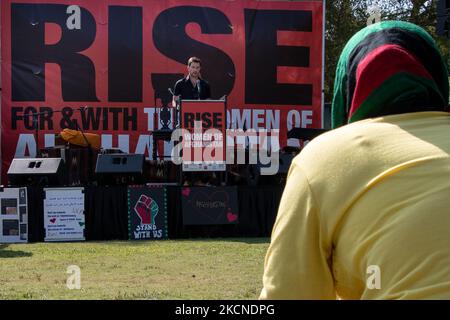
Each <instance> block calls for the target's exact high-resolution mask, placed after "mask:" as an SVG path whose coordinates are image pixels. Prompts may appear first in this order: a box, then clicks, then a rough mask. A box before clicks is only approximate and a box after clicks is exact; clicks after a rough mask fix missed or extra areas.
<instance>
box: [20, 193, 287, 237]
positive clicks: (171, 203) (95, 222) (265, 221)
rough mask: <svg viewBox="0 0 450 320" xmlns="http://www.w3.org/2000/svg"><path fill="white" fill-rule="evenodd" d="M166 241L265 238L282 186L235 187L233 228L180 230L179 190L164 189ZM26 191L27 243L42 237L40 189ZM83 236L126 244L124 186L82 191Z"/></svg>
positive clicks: (126, 223)
mask: <svg viewBox="0 0 450 320" xmlns="http://www.w3.org/2000/svg"><path fill="white" fill-rule="evenodd" d="M166 188H167V195H168V199H167V200H168V201H167V204H168V208H167V213H168V236H169V239H187V238H217V237H269V236H270V233H271V231H272V226H273V223H274V222H275V217H276V214H277V210H278V204H279V202H280V199H281V194H282V191H283V186H280V185H278V186H239V187H237V190H238V205H239V223H238V224H233V225H211V226H200V225H199V226H192V225H189V226H184V225H183V216H182V212H181V187H178V186H166ZM27 190H28V205H29V211H28V212H29V215H28V241H29V242H42V241H44V237H45V230H44V215H43V200H44V191H43V188H42V187H27ZM85 193H86V195H85V219H86V220H85V221H86V229H85V232H86V234H85V236H86V240H87V241H98V240H128V204H127V186H109V187H108V186H87V187H85Z"/></svg>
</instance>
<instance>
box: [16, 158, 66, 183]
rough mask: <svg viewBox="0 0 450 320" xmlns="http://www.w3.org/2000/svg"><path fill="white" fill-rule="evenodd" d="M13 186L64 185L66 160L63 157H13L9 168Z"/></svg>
mask: <svg viewBox="0 0 450 320" xmlns="http://www.w3.org/2000/svg"><path fill="white" fill-rule="evenodd" d="M8 182H9V185H11V186H30V185H38V186H63V185H65V173H64V161H63V160H62V159H61V158H23V159H13V161H12V162H11V165H10V166H9V169H8Z"/></svg>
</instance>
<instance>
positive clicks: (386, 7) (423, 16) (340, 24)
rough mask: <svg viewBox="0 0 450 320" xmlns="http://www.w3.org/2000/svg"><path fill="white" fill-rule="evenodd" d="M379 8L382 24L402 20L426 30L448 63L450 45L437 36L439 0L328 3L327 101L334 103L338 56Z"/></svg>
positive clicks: (351, 0) (374, 0)
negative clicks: (370, 12)
mask: <svg viewBox="0 0 450 320" xmlns="http://www.w3.org/2000/svg"><path fill="white" fill-rule="evenodd" d="M372 6H377V7H378V8H379V9H380V13H381V20H403V21H408V22H412V23H415V24H417V25H419V26H421V27H422V28H424V29H425V30H427V31H428V32H429V33H430V34H431V35H432V37H433V38H434V39H435V40H436V42H437V43H438V45H439V48H440V49H441V52H442V54H443V56H444V58H445V60H446V61H448V60H449V58H450V57H449V41H448V39H446V38H443V37H439V36H437V35H436V17H437V9H436V8H437V0H336V1H331V0H328V1H327V2H326V13H325V14H326V26H325V29H326V31H325V84H324V86H325V87H324V90H325V101H326V102H331V100H332V94H333V85H334V76H335V71H336V65H337V61H338V59H339V55H340V53H341V51H342V49H343V48H344V46H345V44H346V43H347V41H348V40H349V39H350V38H351V36H352V35H354V34H355V33H356V32H357V31H359V30H361V29H362V28H364V27H365V26H366V25H367V20H368V18H369V13H368V11H369V10H368V9H369V8H370V7H372Z"/></svg>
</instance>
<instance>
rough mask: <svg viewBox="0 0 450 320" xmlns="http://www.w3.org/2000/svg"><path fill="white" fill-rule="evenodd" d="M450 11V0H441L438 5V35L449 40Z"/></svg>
mask: <svg viewBox="0 0 450 320" xmlns="http://www.w3.org/2000/svg"><path fill="white" fill-rule="evenodd" d="M449 11H450V0H439V1H438V4H437V23H436V33H437V34H438V35H439V36H444V37H447V38H449V34H450V25H449Z"/></svg>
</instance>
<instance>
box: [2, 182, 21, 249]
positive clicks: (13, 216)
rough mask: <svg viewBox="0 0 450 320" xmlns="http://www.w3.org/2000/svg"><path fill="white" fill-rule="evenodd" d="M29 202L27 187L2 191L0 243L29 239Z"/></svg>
mask: <svg viewBox="0 0 450 320" xmlns="http://www.w3.org/2000/svg"><path fill="white" fill-rule="evenodd" d="M27 206H28V203H27V189H26V188H5V189H1V191H0V207H1V211H0V243H20V242H27V241H28V209H27V208H28V207H27Z"/></svg>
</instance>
